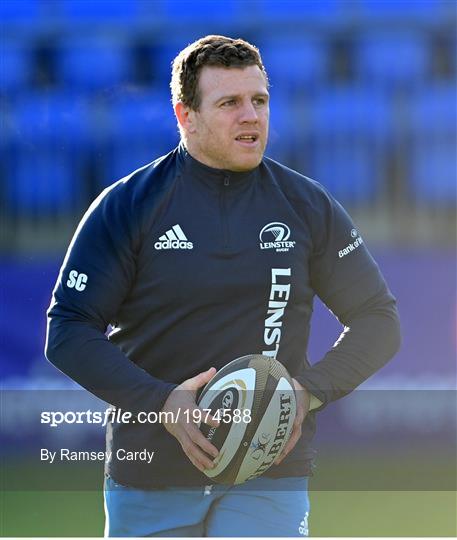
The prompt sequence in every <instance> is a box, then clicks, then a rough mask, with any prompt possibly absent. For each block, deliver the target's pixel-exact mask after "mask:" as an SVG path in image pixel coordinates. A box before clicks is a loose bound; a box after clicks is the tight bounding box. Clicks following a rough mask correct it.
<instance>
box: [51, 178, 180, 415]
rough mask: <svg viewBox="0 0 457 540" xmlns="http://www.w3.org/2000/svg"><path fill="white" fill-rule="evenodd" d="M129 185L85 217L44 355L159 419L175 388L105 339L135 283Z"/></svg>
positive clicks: (119, 402)
mask: <svg viewBox="0 0 457 540" xmlns="http://www.w3.org/2000/svg"><path fill="white" fill-rule="evenodd" d="M126 191H127V188H126V187H125V184H124V183H123V182H118V183H117V184H115V185H114V186H112V187H110V188H109V189H107V190H105V191H104V192H103V193H102V194H101V195H100V196H99V197H98V199H97V200H95V201H94V203H93V204H92V206H91V207H90V208H89V210H88V211H87V213H86V215H85V216H84V217H83V219H82V221H81V223H80V224H79V226H78V228H77V230H76V232H75V235H74V237H73V240H72V242H71V244H70V247H69V249H68V252H67V254H66V257H65V260H64V262H63V265H62V268H61V271H60V274H59V278H58V281H57V284H56V287H55V289H54V292H53V298H52V302H51V306H50V308H49V310H48V328H47V339H46V350H45V354H46V357H47V358H48V360H49V361H50V362H51V363H52V364H54V365H55V366H56V367H57V368H58V369H60V370H61V371H62V372H63V373H65V374H66V375H68V376H69V377H71V378H72V379H73V380H75V381H76V382H77V383H79V384H80V385H81V386H83V387H84V388H86V389H87V390H89V391H90V392H92V393H93V394H94V395H96V396H97V397H99V398H101V399H103V400H104V401H107V402H108V403H111V404H113V405H115V406H117V407H120V408H122V409H124V410H128V411H131V412H132V413H133V414H136V413H138V412H139V411H159V410H160V409H161V408H162V405H163V403H164V401H165V400H166V398H167V396H168V394H169V393H170V392H171V391H172V390H173V389H174V388H175V387H176V385H175V384H171V383H167V382H164V381H162V380H159V379H157V378H155V377H153V376H152V375H150V374H149V373H147V372H146V371H145V370H143V369H141V368H140V367H139V366H137V365H136V364H134V363H133V362H132V361H130V360H129V358H128V357H127V356H126V355H125V354H124V352H123V351H122V350H121V349H120V348H119V347H118V346H116V345H115V344H113V343H111V342H110V341H109V340H108V338H107V337H106V336H105V331H106V328H107V326H108V324H110V323H112V322H113V321H115V320H116V313H117V311H118V309H119V307H120V305H121V304H122V301H123V300H124V298H125V297H126V296H127V295H128V292H129V289H130V287H131V286H132V282H133V280H134V277H135V253H136V250H137V249H138V242H139V240H138V238H139V225H138V217H137V211H136V208H135V207H134V205H133V203H132V202H131V200H130V198H129V197H128V196H127V195H128V193H126Z"/></svg>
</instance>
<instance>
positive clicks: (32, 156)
mask: <svg viewBox="0 0 457 540" xmlns="http://www.w3.org/2000/svg"><path fill="white" fill-rule="evenodd" d="M12 123H13V125H14V126H15V130H14V133H13V134H12V141H11V152H12V157H13V159H12V160H11V162H10V163H9V168H10V170H9V171H8V175H7V178H8V186H7V202H8V204H9V206H10V208H11V209H13V210H14V211H15V212H16V213H22V214H26V215H30V214H32V215H55V214H59V215H60V214H62V213H70V212H72V211H74V210H75V209H76V210H79V209H80V208H79V204H80V203H81V197H82V191H83V190H82V187H81V184H82V182H81V180H82V176H83V172H84V166H85V162H84V152H85V149H86V147H87V145H88V144H89V140H90V124H89V112H88V110H87V108H86V105H85V103H81V101H78V99H77V98H75V97H74V96H67V95H64V94H55V93H52V94H46V95H40V94H31V95H28V96H26V97H24V98H23V99H21V100H19V101H18V102H17V104H16V105H15V109H14V111H13V112H12Z"/></svg>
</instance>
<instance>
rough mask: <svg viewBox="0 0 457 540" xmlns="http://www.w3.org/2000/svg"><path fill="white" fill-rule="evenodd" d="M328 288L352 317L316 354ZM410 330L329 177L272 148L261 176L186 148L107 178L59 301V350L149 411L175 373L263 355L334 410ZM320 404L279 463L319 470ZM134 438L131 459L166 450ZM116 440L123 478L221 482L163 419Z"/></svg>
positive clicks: (112, 468) (95, 386)
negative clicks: (312, 355)
mask: <svg viewBox="0 0 457 540" xmlns="http://www.w3.org/2000/svg"><path fill="white" fill-rule="evenodd" d="M315 295H318V296H319V298H321V299H322V301H323V302H324V303H325V304H326V305H327V306H328V308H329V309H330V310H331V311H332V313H333V314H334V315H335V316H336V317H337V318H338V320H339V321H340V322H341V323H342V325H344V327H345V328H344V331H343V333H342V334H341V336H340V338H339V339H338V341H337V343H336V344H335V345H334V346H333V348H332V349H331V350H330V351H329V352H328V353H327V354H326V355H325V356H324V358H322V359H321V360H320V361H318V362H317V363H315V364H314V365H312V366H310V364H309V362H308V359H307V352H306V351H307V344H308V338H309V328H310V319H311V314H312V309H313V298H314V296H315ZM108 325H111V326H112V330H111V332H110V334H109V337H106V336H105V332H106V330H107V327H108ZM399 342H400V332H399V321H398V314H397V310H396V306H395V299H394V297H393V296H392V294H391V293H390V291H389V290H388V288H387V286H386V283H385V281H384V279H383V277H382V275H381V273H380V271H379V269H378V266H377V265H376V263H375V261H374V260H373V258H372V257H371V255H370V254H369V252H368V250H367V248H366V246H365V244H364V242H363V240H362V237H361V236H360V234H359V232H358V231H357V230H356V229H355V227H354V225H353V223H352V221H351V219H350V218H349V216H348V215H347V213H346V212H345V210H344V209H343V208H342V207H341V205H340V204H339V203H338V202H336V201H335V200H334V199H333V198H332V197H331V195H329V193H328V192H327V191H326V190H325V189H324V188H323V187H322V186H321V185H320V184H318V183H317V182H314V181H313V180H310V179H309V178H306V177H304V176H302V175H301V174H299V173H297V172H295V171H293V170H291V169H288V168H287V167H285V166H283V165H281V164H279V163H277V162H275V161H273V160H271V159H269V158H267V157H264V159H263V160H262V162H261V163H260V165H259V166H258V167H257V168H255V169H254V170H251V171H248V172H242V173H236V172H230V171H224V170H219V169H213V168H210V167H208V166H206V165H204V164H202V163H200V162H198V161H197V160H195V159H194V158H193V157H192V156H191V155H190V154H189V153H188V152H187V151H186V149H185V147H184V146H183V145H182V144H181V145H179V146H178V148H176V149H175V150H173V151H172V152H170V153H169V154H167V155H166V156H163V157H161V158H159V159H157V160H156V161H154V162H152V163H151V164H149V165H146V166H145V167H142V168H141V169H138V170H137V171H135V172H133V173H132V174H131V175H130V176H128V177H126V178H123V179H122V180H120V181H118V182H116V183H115V184H113V185H112V186H110V187H108V188H107V189H105V190H104V191H103V192H102V193H101V194H100V196H99V197H98V198H97V199H96V200H95V201H94V202H93V204H92V205H91V206H90V208H89V209H88V211H87V212H86V214H85V216H84V217H83V219H82V221H81V223H80V224H79V226H78V228H77V230H76V232H75V235H74V237H73V240H72V242H71V244H70V247H69V249H68V252H67V254H66V257H65V260H64V262H63V265H62V268H61V271H60V274H59V278H58V281H57V284H56V287H55V289H54V293H53V299H52V302H51V306H50V308H49V310H48V335H47V343H46V356H47V358H48V359H49V361H50V362H52V363H53V364H54V365H55V366H57V367H58V368H59V369H60V370H61V371H63V372H64V373H66V374H67V375H68V376H69V377H71V378H72V379H74V380H75V381H77V382H78V383H79V384H80V385H81V386H83V387H84V388H86V389H88V390H89V391H90V392H92V393H93V394H95V395H96V396H98V397H100V398H101V399H103V400H105V401H106V402H108V403H110V404H112V405H113V406H114V407H116V408H120V409H122V411H131V412H132V413H133V414H134V415H135V414H138V413H139V412H140V411H143V412H144V411H145V412H148V411H156V412H158V411H160V410H161V408H162V406H163V404H164V402H165V400H166V398H167V397H168V395H169V393H170V392H171V391H172V390H173V389H174V388H175V387H176V385H178V384H180V383H182V382H183V381H184V380H186V379H188V378H190V377H193V376H195V375H197V374H198V373H200V372H202V371H205V370H207V369H208V368H210V367H211V366H214V367H216V368H217V369H219V368H221V367H222V366H224V365H225V364H227V363H228V362H230V361H231V360H233V359H234V358H237V357H240V356H244V355H246V354H259V353H263V354H266V355H268V356H274V357H276V358H277V359H278V360H279V361H281V362H282V363H283V364H284V365H285V366H286V368H287V369H288V371H289V373H290V374H291V376H292V377H295V378H296V379H297V380H298V381H299V382H300V383H301V384H302V385H303V386H305V387H306V388H307V389H308V390H309V391H310V392H311V393H312V394H313V395H315V396H316V397H317V398H319V399H320V400H321V401H322V402H323V405H322V407H320V408H321V409H322V408H323V407H325V406H326V405H327V404H328V403H329V402H331V401H334V400H336V399H338V398H340V397H342V396H344V395H346V394H348V393H349V392H351V391H352V390H354V389H355V388H356V387H357V386H358V385H359V384H361V383H362V382H363V381H364V380H366V379H367V378H368V377H369V376H370V375H372V374H373V373H375V372H376V371H377V370H379V369H380V368H381V367H382V366H383V365H384V364H385V363H386V362H387V361H388V360H389V359H390V358H391V357H392V356H393V355H394V354H395V352H396V351H397V349H398V347H399ZM318 410H319V409H318ZM315 413H316V411H311V412H310V413H309V414H308V416H307V418H306V420H305V422H304V425H303V433H302V436H301V439H300V441H299V442H298V443H297V445H296V447H295V448H294V450H293V451H292V452H291V453H290V454H289V455H288V456H287V458H286V459H285V460H284V461H283V462H282V463H281V465H279V466H273V467H272V468H270V469H269V470H268V471H267V472H266V473H265V475H267V476H275V477H285V476H299V475H309V474H310V472H311V471H310V466H311V459H312V455H313V451H312V450H311V448H310V446H309V445H310V441H311V439H312V437H313V434H314V431H315V416H316V414H315ZM120 449H122V450H121V454H120V455H121V457H125V452H127V451H132V452H135V451H137V452H138V451H141V450H144V449H147V450H149V451H154V457H153V459H152V460H150V463H147V461H146V460H144V461H141V460H138V459H137V460H132V461H127V460H123V459H116V452H117V450H120ZM107 451H108V452H111V453H112V456H113V457H112V459H111V460H110V461H109V462H108V463H107V464H106V472H107V474H109V475H111V476H112V477H113V478H114V479H115V480H116V481H117V482H119V483H121V484H126V485H131V486H136V487H142V488H148V487H151V488H153V487H157V486H163V485H176V486H179V485H205V484H208V478H207V477H206V476H205V475H204V474H203V473H201V472H200V471H199V470H198V469H197V468H195V467H194V466H193V465H192V464H191V462H190V461H189V460H188V458H187V457H186V456H185V454H184V452H183V450H182V448H181V446H180V444H179V442H178V441H177V440H176V439H175V438H174V437H173V436H172V435H170V434H169V433H168V432H167V431H166V429H165V428H164V427H163V426H162V425H161V424H160V423H148V424H139V423H116V422H111V423H110V424H108V428H107Z"/></svg>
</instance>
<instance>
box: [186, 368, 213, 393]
mask: <svg viewBox="0 0 457 540" xmlns="http://www.w3.org/2000/svg"><path fill="white" fill-rule="evenodd" d="M215 374H216V368H214V367H211V368H209V369H208V370H207V371H204V372H203V373H199V374H198V375H195V377H192V378H191V379H187V381H184V383H183V386H185V387H186V388H187V389H189V390H198V389H199V388H201V387H202V386H204V385H205V384H206V383H207V382H209V381H210V380H211V379H212V378H213V377H214V375H215Z"/></svg>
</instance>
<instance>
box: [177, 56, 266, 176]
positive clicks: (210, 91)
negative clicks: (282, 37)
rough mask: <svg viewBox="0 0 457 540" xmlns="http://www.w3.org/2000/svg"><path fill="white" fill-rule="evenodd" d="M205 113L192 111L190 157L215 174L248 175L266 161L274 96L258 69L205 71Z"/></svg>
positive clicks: (202, 87)
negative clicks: (269, 92)
mask: <svg viewBox="0 0 457 540" xmlns="http://www.w3.org/2000/svg"><path fill="white" fill-rule="evenodd" d="M199 90H200V97H201V100H200V108H199V110H198V111H189V118H190V119H191V123H190V127H189V129H188V130H187V141H186V143H187V147H188V150H189V152H190V154H191V155H192V156H193V157H194V158H196V159H198V160H199V161H201V162H202V163H205V164H206V165H209V166H210V167H214V168H216V169H227V170H230V171H247V170H250V169H253V168H255V167H256V166H257V165H258V164H259V163H260V161H261V160H262V156H263V153H264V151H265V146H266V144H267V138H268V120H269V114H270V110H269V101H268V100H269V95H268V89H267V83H266V80H265V77H264V75H263V73H262V71H261V70H260V68H259V67H258V66H248V67H245V68H227V69H226V68H219V67H204V68H203V69H202V71H201V72H200V77H199Z"/></svg>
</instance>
